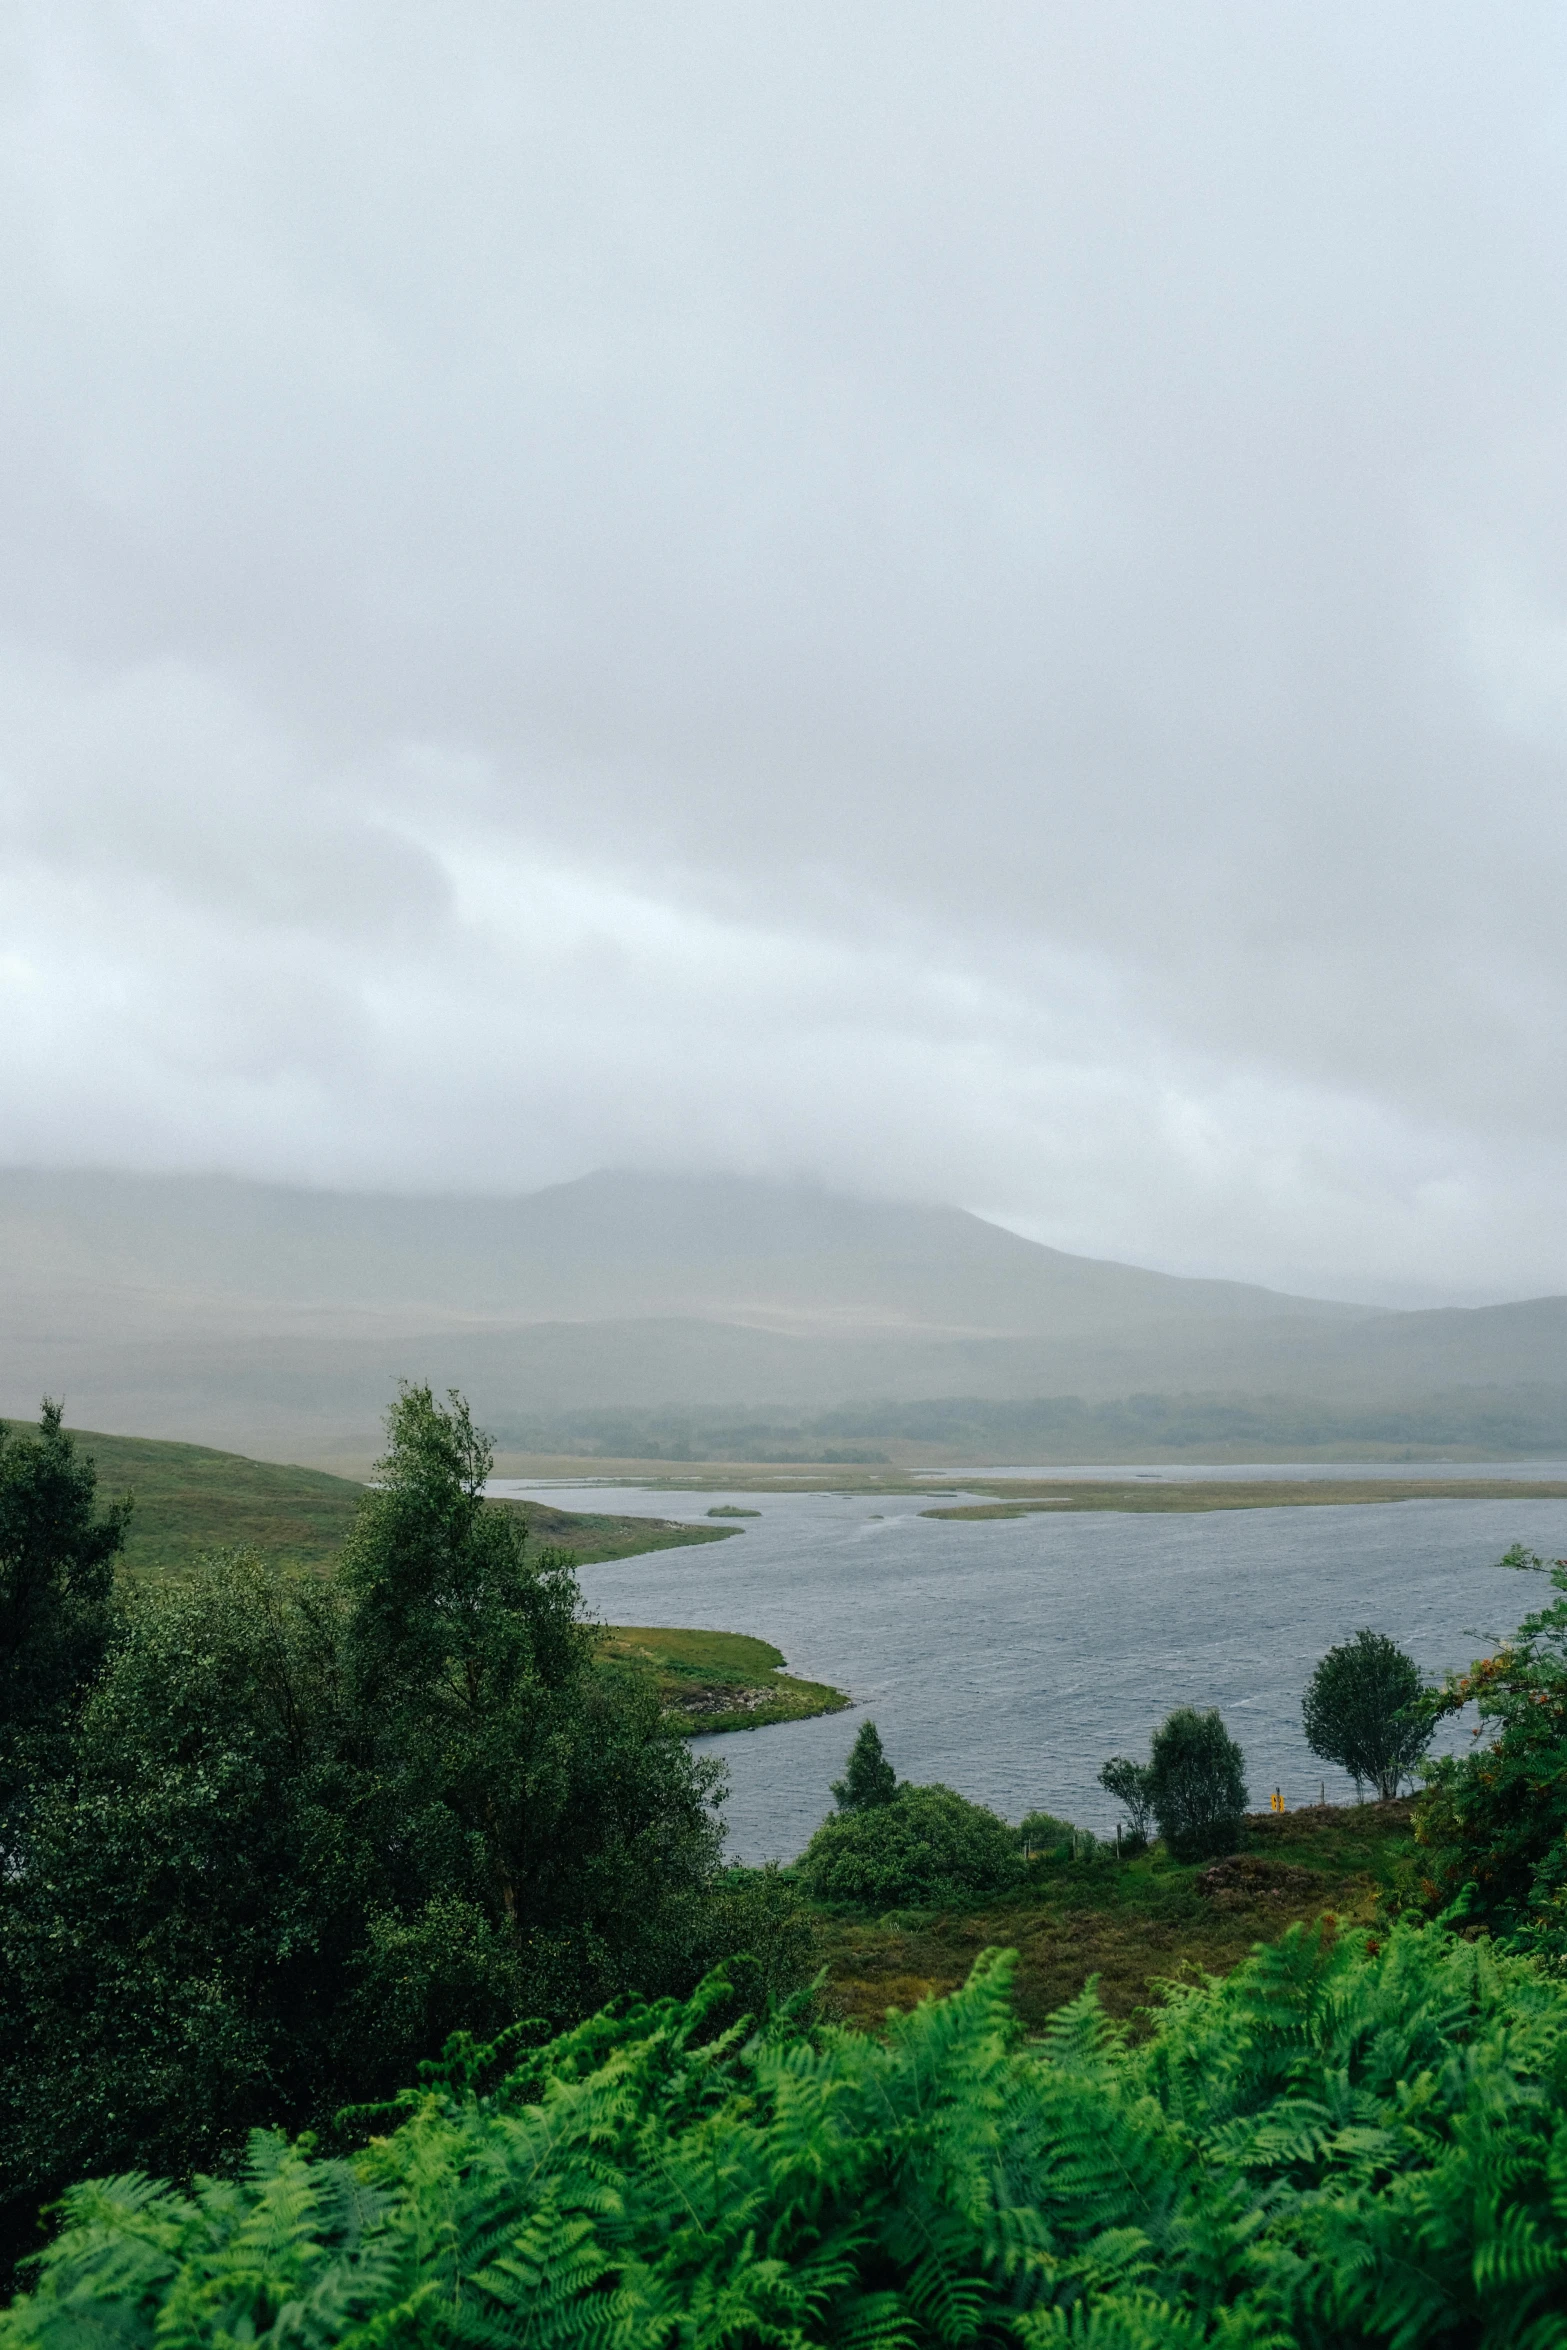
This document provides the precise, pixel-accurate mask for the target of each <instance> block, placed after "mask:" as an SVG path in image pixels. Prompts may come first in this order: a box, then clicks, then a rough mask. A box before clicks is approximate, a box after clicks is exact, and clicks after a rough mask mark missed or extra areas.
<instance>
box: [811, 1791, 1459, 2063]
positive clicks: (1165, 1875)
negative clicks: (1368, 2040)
mask: <svg viewBox="0 0 1567 2350" xmlns="http://www.w3.org/2000/svg"><path fill="white" fill-rule="evenodd" d="M1412 1808H1413V1807H1412V1805H1411V1804H1410V1803H1409V1802H1407V1801H1403V1802H1398V1803H1365V1804H1346V1805H1342V1806H1339V1805H1332V1804H1329V1805H1324V1806H1312V1807H1311V1808H1310V1809H1307V1810H1301V1811H1297V1812H1286V1813H1284V1814H1282V1815H1281V1816H1275V1815H1274V1814H1271V1813H1267V1812H1264V1813H1262V1814H1260V1815H1259V1816H1257V1817H1255V1818H1252V1819H1249V1820H1248V1821H1247V1823H1246V1836H1245V1841H1244V1846H1243V1849H1242V1852H1241V1853H1240V1854H1239V1855H1237V1856H1236V1857H1235V1858H1234V1859H1232V1860H1227V1861H1222V1862H1217V1863H1215V1862H1212V1861H1208V1862H1203V1861H1198V1862H1194V1863H1190V1864H1185V1865H1183V1864H1182V1863H1180V1862H1177V1861H1172V1860H1170V1859H1169V1858H1167V1856H1166V1855H1165V1853H1164V1852H1163V1851H1162V1850H1161V1849H1160V1848H1158V1847H1156V1848H1155V1849H1154V1850H1153V1851H1152V1852H1149V1853H1145V1854H1143V1855H1142V1856H1141V1857H1139V1858H1138V1859H1135V1860H1116V1859H1114V1858H1113V1857H1112V1858H1110V1859H1108V1860H1104V1859H1094V1860H1086V1861H1072V1860H1055V1861H1039V1862H1035V1863H1034V1864H1033V1866H1032V1867H1031V1868H1030V1870H1029V1873H1028V1877H1027V1879H1026V1881H1025V1883H1024V1884H1023V1885H1021V1886H1020V1887H1019V1888H1018V1890H1017V1891H1016V1892H1015V1893H1011V1894H1008V1895H1006V1896H1005V1897H1004V1898H1001V1899H990V1900H977V1901H975V1902H974V1903H972V1904H971V1905H966V1906H963V1907H961V1908H960V1907H954V1908H950V1909H945V1910H939V1911H936V1910H933V1911H913V1910H904V1911H899V1912H895V1913H890V1914H886V1915H882V1916H879V1917H878V1916H873V1915H869V1914H866V1913H860V1914H855V1913H853V1912H849V1911H842V1912H838V1913H828V1912H823V1913H821V1917H820V1931H821V1937H822V1950H823V1956H824V1959H825V1961H826V1964H827V1967H828V1981H829V2001H830V2005H831V2007H832V2008H833V2010H834V2011H835V2012H836V2013H837V2014H838V2015H840V2016H841V2017H842V2018H843V2019H844V2020H845V2021H847V2022H850V2023H855V2024H858V2025H861V2026H862V2027H868V2028H874V2027H876V2026H878V2025H880V2024H881V2023H882V2021H883V2019H884V2018H885V2015H886V2012H887V2010H888V2009H889V2008H898V2009H907V2008H911V2007H914V2006H916V2005H917V2004H918V2003H919V2001H920V2000H921V1999H924V1998H927V1997H929V1996H930V1995H931V1994H932V1993H943V1992H947V1991H950V1990H952V1989H954V1988H955V1987H956V1986H957V1985H958V1984H960V1983H962V1982H964V1981H966V1979H967V1977H968V1974H969V1970H970V1969H971V1967H972V1966H973V1964H974V1961H975V1959H976V1958H977V1956H978V1955H979V1953H980V1951H982V1950H985V1949H988V1948H992V1947H995V1946H998V1945H999V1946H1001V1947H1003V1948H1006V1949H1012V1950H1016V1951H1017V1953H1018V1972H1017V1982H1016V1995H1017V2005H1018V2012H1019V2014H1020V2016H1021V2017H1022V2019H1023V2021H1024V2022H1025V2024H1027V2025H1028V2026H1029V2027H1030V2028H1031V2029H1036V2030H1037V2029H1039V2028H1040V2027H1042V2026H1043V2024H1044V2022H1045V2019H1046V2018H1047V2017H1048V2016H1049V2015H1051V2014H1053V2013H1054V2011H1055V2010H1056V2009H1057V2008H1058V2007H1061V2006H1063V2005H1064V2004H1065V2002H1066V2001H1067V2000H1069V1999H1073V1998H1075V1997H1076V1995H1077V1994H1078V1992H1079V1991H1081V1990H1082V1988H1083V1985H1084V1984H1085V1983H1086V1982H1087V1981H1088V1980H1089V1978H1090V1977H1091V1976H1093V1977H1097V1978H1098V1983H1099V1995H1100V1998H1101V2000H1102V2001H1103V2004H1104V2006H1105V2008H1106V2010H1107V2012H1108V2013H1109V2014H1111V2015H1112V2016H1116V2017H1119V2018H1123V2019H1131V2020H1132V2023H1133V2028H1134V2029H1138V2028H1140V2024H1139V2011H1140V2010H1146V2009H1147V2008H1148V2006H1149V2004H1150V2002H1151V2001H1153V2000H1154V1999H1155V1998H1156V1997H1157V1994H1158V1988H1159V1985H1160V1984H1161V1983H1162V1982H1168V1981H1171V1980H1179V1979H1190V1978H1191V1977H1192V1976H1194V1975H1209V1974H1213V1975H1221V1974H1227V1973H1228V1972H1229V1971H1230V1970H1231V1968H1233V1967H1235V1966H1238V1965H1239V1964H1240V1962H1241V1960H1242V1959H1243V1958H1244V1957H1245V1956H1246V1954H1247V1952H1248V1951H1249V1950H1251V1949H1252V1948H1253V1947H1254V1945H1255V1944H1257V1943H1259V1942H1273V1941H1277V1940H1278V1938H1279V1936H1280V1935H1281V1934H1283V1933H1284V1931H1285V1930H1286V1928H1287V1927H1289V1926H1291V1925H1295V1924H1298V1923H1302V1922H1305V1921H1308V1920H1312V1919H1316V1918H1319V1917H1322V1916H1324V1915H1328V1916H1332V1917H1334V1918H1336V1919H1338V1920H1339V1921H1340V1922H1342V1923H1344V1924H1346V1925H1348V1924H1354V1925H1367V1924H1370V1923H1372V1922H1373V1921H1374V1919H1375V1918H1376V1916H1377V1914H1378V1911H1379V1905H1380V1904H1381V1903H1383V1902H1384V1901H1385V1900H1386V1899H1387V1898H1388V1897H1389V1895H1395V1896H1396V1895H1397V1893H1398V1892H1399V1890H1400V1889H1401V1888H1407V1886H1408V1884H1409V1881H1410V1879H1411V1878H1412V1875H1413V1864H1414V1852H1415V1845H1414V1837H1413V1832H1412V1827H1411V1813H1412Z"/></svg>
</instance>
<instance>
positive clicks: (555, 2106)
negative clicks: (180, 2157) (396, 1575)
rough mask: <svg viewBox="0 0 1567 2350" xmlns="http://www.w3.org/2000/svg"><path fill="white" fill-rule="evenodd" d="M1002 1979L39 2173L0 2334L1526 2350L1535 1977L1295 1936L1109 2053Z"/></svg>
mask: <svg viewBox="0 0 1567 2350" xmlns="http://www.w3.org/2000/svg"><path fill="white" fill-rule="evenodd" d="M899 1800H900V1802H901V1801H904V1800H906V1798H900V1799H899ZM890 1808H891V1809H893V1810H895V1809H896V1808H897V1807H896V1805H895V1806H892V1807H890ZM868 1816H869V1815H862V1820H863V1819H864V1818H865V1817H868ZM881 1816H883V1817H885V1816H886V1813H885V1812H884V1813H883V1814H882V1815H881ZM839 1824H843V1825H847V1824H848V1823H847V1822H842V1823H839ZM1010 1966H1011V1962H1010V1960H1009V1959H1007V1958H1005V1957H1000V1956H998V1955H997V1954H996V1953H994V1952H992V1953H989V1954H987V1955H986V1956H985V1957H984V1958H982V1959H981V1960H980V1962H979V1964H978V1966H977V1967H976V1968H975V1971H974V1973H973V1975H972V1976H971V1977H970V1980H969V1982H968V1984H967V1986H966V1988H964V1989H963V1990H961V1991H959V1992H957V1993H955V1994H954V1995H953V1996H952V1997H950V1998H947V1999H942V2000H928V2001H925V2002H923V2003H922V2004H921V2005H920V2006H919V2007H917V2008H916V2009H915V2010H914V2012H913V2013H912V2014H906V2015H901V2016H894V2017H893V2018H891V2019H890V2020H889V2023H888V2027H887V2029H886V2031H885V2033H867V2032H860V2031H854V2030H850V2029H847V2028H834V2027H832V2026H822V2025H818V2026H816V2027H815V2028H814V2029H811V2030H809V2032H807V2029H806V2028H805V2027H803V2026H802V2024H801V2023H800V2022H799V2021H796V2020H791V2019H788V2018H784V2019H779V2020H778V2021H777V2022H776V2023H775V2024H774V2025H773V2027H772V2028H771V2029H765V2030H756V2031H750V2032H745V2031H730V2032H727V2033H721V2032H720V2030H719V2026H720V2024H721V2023H722V2021H723V2019H724V2018H725V2017H726V2016H727V2015H728V2014H729V2012H730V2009H731V1994H730V1991H729V1988H728V1986H727V1985H726V1984H725V1983H724V1982H723V1980H722V1978H719V1979H718V1980H716V1981H713V1982H710V1983H708V1984H706V1985H704V1986H703V1988H702V1989H701V1990H699V1991H698V1992H697V1993H696V1995H695V1996H694V1997H692V1998H691V1999H690V2000H688V2001H686V2002H683V2003H680V2002H675V2001H672V2000H666V2001H661V2002H658V2003H654V2004H649V2003H645V2002H642V2001H637V2002H633V2003H630V2004H627V2003H620V2004H618V2005H617V2006H616V2007H615V2008H613V2009H610V2010H608V2011H606V2012H605V2013H603V2014H601V2015H598V2016H595V2017H594V2018H593V2019H592V2020H591V2021H589V2022H587V2023H585V2024H582V2025H580V2026H578V2027H577V2028H576V2029H575V2030H574V2031H572V2032H570V2033H568V2034H566V2035H565V2036H564V2037H562V2038H559V2039H556V2040H554V2041H553V2042H551V2043H549V2044H548V2045H545V2046H542V2047H540V2046H532V2047H528V2046H519V2045H518V2042H519V2040H525V2039H526V2037H527V2035H511V2036H509V2037H508V2039H507V2040H506V2041H503V2042H502V2043H500V2044H499V2045H498V2046H495V2047H492V2048H489V2049H476V2048H475V2047H474V2046H473V2044H472V2043H471V2042H468V2043H456V2044H454V2045H453V2046H452V2047H451V2048H450V2049H449V2051H448V2054H447V2059H446V2061H445V2062H444V2063H443V2064H441V2065H438V2066H430V2067H427V2068H426V2072H425V2077H424V2079H423V2081H422V2083H421V2085H420V2086H419V2087H418V2088H417V2089H412V2090H409V2091H408V2092H407V2093H406V2094H405V2095H404V2097H403V2098H402V2100H401V2106H400V2112H399V2113H398V2114H395V2115H393V2116H392V2117H391V2118H392V2119H394V2120H400V2122H401V2126H400V2127H396V2128H392V2129H389V2130H388V2129H383V2130H382V2131H381V2133H380V2134H379V2135H378V2136H377V2137H376V2138H375V2139H374V2140H373V2141H372V2143H371V2144H370V2145H369V2146H368V2147H366V2148H365V2149H364V2150H363V2151H362V2152H360V2153H357V2154H355V2155H353V2156H352V2157H349V2158H347V2159H344V2158H341V2157H339V2158H336V2159H332V2158H326V2157H324V2156H323V2154H322V2153H321V2152H320V2151H318V2150H316V2149H314V2148H312V2147H311V2146H310V2145H309V2144H308V2143H304V2144H298V2145H293V2146H291V2145H289V2144H288V2143H287V2142H286V2140H284V2139H283V2138H281V2137H279V2136H266V2135H258V2136H257V2137H256V2138H255V2140H254V2141H253V2142H252V2146H251V2150H250V2154H249V2158H248V2160H247V2162H246V2164H245V2167H244V2170H243V2172H242V2173H241V2175H240V2176H239V2177H238V2178H235V2179H225V2180H212V2179H201V2180H198V2181H197V2182H196V2183H195V2185H194V2186H193V2187H192V2188H190V2189H188V2190H186V2191H180V2190H177V2189H172V2188H169V2187H162V2186H157V2185H154V2184H153V2183H151V2182H150V2181H148V2180H147V2179H145V2178H142V2177H136V2176H131V2177H119V2178H112V2179H107V2180H104V2181H101V2182H99V2183H98V2184H96V2185H91V2186H83V2187H78V2188H76V2189H75V2190H74V2191H73V2192H72V2194H71V2195H70V2197H69V2199H68V2202H67V2207H66V2225H65V2228H64V2230H63V2232H62V2234H61V2235H60V2236H59V2237H58V2239H57V2240H56V2242H55V2243H53V2244H52V2245H51V2246H50V2247H49V2250H48V2251H47V2253H46V2254H45V2255H44V2258H43V2261H42V2264H41V2266H40V2269H39V2271H38V2273H37V2278H36V2284H35V2287H34V2290H33V2291H32V2293H31V2294H30V2295H29V2297H28V2298H26V2299H25V2300H23V2301H20V2302H19V2303H17V2304H16V2305H15V2306H14V2307H13V2308H12V2309H11V2310H10V2311H8V2312H6V2313H5V2314H3V2315H0V2350H89V2346H91V2345H95V2344H103V2345H109V2344H111V2343H112V2344H114V2345H116V2346H117V2350H165V2346H171V2345H174V2344H176V2343H179V2344H189V2345H191V2346H192V2350H195V2345H197V2344H209V2343H210V2344H216V2343H220V2342H221V2343H234V2344H237V2343H240V2342H256V2343H260V2342H272V2343H277V2344H280V2345H281V2344H282V2343H284V2342H285V2341H286V2342H287V2343H288V2344H289V2345H290V2346H291V2350H342V2346H343V2345H348V2344H357V2345H363V2346H365V2350H369V2345H371V2344H383V2345H386V2346H387V2350H394V2346H397V2350H447V2346H451V2350H456V2346H457V2345H459V2344H473V2345H478V2344H480V2343H485V2344H494V2345H497V2346H499V2345H502V2344H506V2343H515V2344H521V2343H524V2342H526V2343H527V2344H529V2345H530V2346H531V2350H579V2346H580V2345H582V2344H584V2343H590V2342H594V2343H597V2342H602V2343H606V2344H607V2343H611V2342H613V2343H616V2344H621V2345H624V2350H655V2346H657V2345H667V2344H673V2343H681V2344H687V2345H690V2346H691V2350H722V2346H723V2345H740V2344H747V2345H749V2344H760V2343H774V2344H780V2345H781V2344H789V2345H792V2346H793V2350H813V2346H816V2345H823V2346H825V2345H829V2344H846V2343H854V2344H858V2345H860V2346H861V2350H910V2346H915V2345H924V2346H929V2350H937V2346H946V2350H952V2346H955V2345H960V2344H964V2343H970V2344H979V2343H985V2344H995V2345H998V2346H999V2345H1002V2344H1011V2345H1014V2346H1015V2350H1050V2346H1052V2345H1054V2346H1058V2350H1066V2346H1068V2345H1072V2344H1077V2345H1081V2346H1082V2350H1283V2346H1284V2345H1286V2344H1300V2345H1307V2344H1310V2345H1318V2346H1323V2350H1325V2346H1326V2345H1329V2344H1331V2345H1334V2350H1372V2346H1373V2345H1376V2346H1380V2350H1389V2346H1391V2345H1399V2346H1402V2350H1416V2346H1417V2345H1421V2344H1428V2343H1436V2342H1442V2343H1464V2344H1473V2345H1475V2346H1476V2350H1480V2346H1482V2345H1493V2346H1495V2350H1500V2346H1501V2345H1503V2344H1515V2345H1519V2346H1520V2350H1521V2346H1523V2345H1531V2346H1534V2350H1546V2346H1547V2345H1552V2344H1557V2343H1559V2342H1560V2341H1561V2338H1562V2323H1561V2313H1562V2308H1563V2292H1562V2287H1563V2280H1564V2278H1567V2199H1564V2197H1563V2195H1562V2191H1561V2180H1562V2168H1561V2163H1562V2155H1561V2150H1562V2146H1563V2144H1564V2142H1567V2067H1564V2065H1563V2062H1562V2056H1563V2050H1564V2047H1567V1988H1564V1987H1563V1986H1560V1985H1557V1984H1554V1983H1552V1982H1550V1981H1549V1980H1547V1979H1546V1978H1545V1977H1544V1976H1542V1975H1541V1973H1540V1972H1539V1971H1538V1970H1537V1969H1536V1968H1535V1967H1533V1966H1531V1965H1529V1964H1527V1963H1526V1962H1523V1961H1521V1960H1518V1959H1516V1958H1509V1957H1508V1956H1506V1955H1505V1954H1503V1953H1500V1952H1498V1951H1496V1950H1495V1949H1494V1947H1491V1946H1487V1945H1481V1946H1479V1947H1473V1948H1471V1947H1469V1946H1466V1945H1465V1944H1463V1943H1461V1942H1458V1941H1456V1940H1454V1939H1453V1938H1452V1937H1451V1936H1449V1935H1446V1934H1442V1933H1439V1932H1435V1931H1432V1930H1431V1929H1430V1928H1417V1927H1412V1926H1410V1925H1407V1924H1406V1925H1403V1926H1399V1927H1397V1928H1395V1929H1394V1930H1393V1931H1392V1932H1390V1933H1387V1934H1384V1935H1382V1936H1380V1937H1379V1938H1378V1940H1377V1941H1376V1942H1373V1941H1372V1940H1370V1939H1369V1938H1368V1937H1366V1936H1364V1935H1361V1934H1357V1933H1353V1932H1344V1931H1337V1932H1328V1931H1318V1932H1311V1931H1306V1930H1303V1929H1301V1928H1299V1927H1295V1928H1292V1929H1291V1930H1290V1932H1289V1933H1288V1934H1286V1935H1285V1936H1284V1937H1283V1938H1282V1940H1281V1941H1280V1942H1278V1943H1276V1944H1274V1945H1272V1946H1269V1947H1265V1948H1262V1949H1259V1950H1258V1951H1256V1952H1255V1953H1254V1954H1253V1956H1252V1957H1251V1958H1250V1959H1249V1960H1248V1961H1246V1963H1245V1964H1244V1965H1242V1966H1241V1967H1239V1968H1237V1969H1236V1970H1235V1972H1234V1973H1233V1974H1231V1975H1230V1976H1228V1977H1227V1978H1226V1979H1224V1980H1223V1981H1212V1980H1210V1981H1207V1982H1204V1983H1200V1984H1197V1985H1195V1986H1193V1987H1192V1988H1190V1989H1186V1990H1182V1991H1179V1992H1176V1993H1175V1994H1174V1995H1173V1996H1172V1997H1170V1998H1169V2000H1168V2001H1167V2003H1166V2005H1165V2007H1164V2009H1163V2011H1162V2013H1161V2014H1160V2015H1159V2017H1158V2018H1157V2020H1156V2022H1155V2024H1154V2028H1153V2030H1152V2032H1151V2033H1150V2034H1149V2035H1148V2036H1147V2037H1146V2038H1145V2039H1143V2040H1141V2041H1140V2043H1138V2044H1136V2045H1129V2044H1128V2042H1127V2041H1126V2040H1125V2038H1124V2037H1123V2036H1122V2035H1121V2034H1120V2033H1118V2032H1117V2031H1115V2030H1114V2029H1113V2028H1112V2027H1111V2026H1110V2025H1109V2023H1108V2022H1107V2020H1106V2018H1105V2017H1104V2016H1103V2014H1102V2013H1101V2011H1100V2010H1099V2007H1098V2005H1097V2002H1096V2000H1095V1997H1094V1994H1093V1992H1092V1991H1088V1992H1085V1993H1084V1994H1083V1995H1082V1997H1081V1998H1079V1999H1077V2000H1075V2001H1074V2002H1073V2003H1072V2005H1071V2006H1070V2007H1067V2008H1065V2009H1063V2010H1062V2011H1061V2012H1060V2013H1059V2014H1058V2015H1057V2016H1056V2017H1055V2018H1054V2019H1053V2020H1052V2022H1051V2024H1050V2025H1049V2027H1048V2028H1047V2031H1046V2033H1045V2036H1044V2038H1043V2040H1042V2041H1038V2042H1033V2043H1025V2042H1023V2040H1022V2038H1021V2035H1020V2034H1019V2032H1018V2029H1017V2025H1016V2022H1015V2020H1014V2018H1013V2015H1012V2012H1011V2006H1010V2000H1009V1996H1008V1991H1009V1975H1010Z"/></svg>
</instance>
